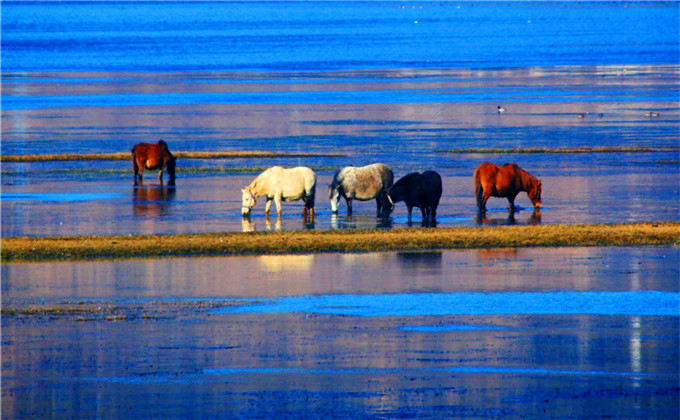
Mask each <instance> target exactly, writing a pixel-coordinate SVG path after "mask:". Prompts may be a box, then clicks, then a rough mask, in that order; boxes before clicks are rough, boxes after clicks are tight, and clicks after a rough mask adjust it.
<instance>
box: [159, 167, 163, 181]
mask: <svg viewBox="0 0 680 420" xmlns="http://www.w3.org/2000/svg"><path fill="white" fill-rule="evenodd" d="M158 182H159V183H160V184H161V185H163V168H161V170H160V171H158Z"/></svg>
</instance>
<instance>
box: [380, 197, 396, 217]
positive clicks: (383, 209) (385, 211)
mask: <svg viewBox="0 0 680 420" xmlns="http://www.w3.org/2000/svg"><path fill="white" fill-rule="evenodd" d="M380 202H381V205H380V214H381V215H382V217H385V218H387V217H389V216H390V214H392V210H394V201H393V200H392V197H391V196H390V192H389V191H385V192H383V193H382V198H381V200H380Z"/></svg>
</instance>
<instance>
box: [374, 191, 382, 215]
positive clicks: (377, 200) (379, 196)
mask: <svg viewBox="0 0 680 420" xmlns="http://www.w3.org/2000/svg"><path fill="white" fill-rule="evenodd" d="M381 197H382V193H380V194H378V196H377V197H376V198H375V202H376V204H377V205H378V216H380V210H381V209H382V200H381Z"/></svg>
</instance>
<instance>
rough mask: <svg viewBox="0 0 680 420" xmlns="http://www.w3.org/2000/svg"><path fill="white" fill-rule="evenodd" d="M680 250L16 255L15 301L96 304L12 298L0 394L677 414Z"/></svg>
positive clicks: (164, 402)
mask: <svg viewBox="0 0 680 420" xmlns="http://www.w3.org/2000/svg"><path fill="white" fill-rule="evenodd" d="M678 267H680V252H678V249H677V248H665V247H661V248H556V249H519V250H470V251H443V252H442V251H433V252H390V253H368V254H349V255H348V254H321V255H287V256H259V257H211V258H175V259H160V260H158V259H157V260H139V261H109V262H78V263H31V264H10V265H3V266H2V278H3V283H2V299H3V308H4V309H5V310H7V308H14V309H16V310H18V311H20V310H22V309H29V308H35V307H44V308H59V307H64V306H66V307H68V306H71V307H74V306H77V305H89V306H91V307H94V308H99V310H97V311H94V312H93V313H86V314H83V315H82V316H79V315H78V314H73V315H69V314H62V315H55V314H50V313H48V312H45V313H43V314H40V313H39V312H37V313H35V314H34V315H21V314H18V315H7V313H6V314H5V315H3V413H5V414H7V415H9V416H11V417H17V416H18V417H23V416H25V415H29V414H32V415H34V416H38V417H45V416H49V415H51V414H53V413H59V414H60V415H62V416H65V417H72V416H83V417H91V416H96V415H107V416H108V415H112V416H115V417H129V416H140V415H141V416H145V415H154V416H156V415H161V416H163V417H187V416H193V415H200V416H215V415H217V416H223V415H229V416H244V417H268V416H272V415H275V416H276V415H290V416H300V415H302V416H312V417H323V416H329V415H343V416H349V417H357V416H359V417H364V416H368V417H375V416H377V417H382V416H386V417H393V416H427V417H442V416H454V417H457V416H463V415H465V416H472V417H488V416H507V417H537V416H538V417H541V416H547V417H559V416H567V417H572V416H589V415H593V414H594V413H595V414H598V415H599V414H602V415H617V416H622V417H646V418H649V417H655V418H672V417H675V416H676V415H677V414H678V412H679V410H678V406H679V401H678V393H677V383H678V369H679V368H680V366H679V362H678V360H679V359H678V346H677V341H678V339H679V338H680V331H679V324H678V312H677V308H678V305H680V290H679V288H678V282H677V279H678V276H679V275H680V272H679V271H678ZM111 308H115V309H113V311H114V312H115V314H117V315H116V316H117V318H113V319H110V318H107V317H106V315H105V314H108V312H107V311H108V310H109V309H111ZM102 311H103V312H102ZM197 401H198V402H197Z"/></svg>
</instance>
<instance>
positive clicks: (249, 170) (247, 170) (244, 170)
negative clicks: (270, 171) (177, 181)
mask: <svg viewBox="0 0 680 420" xmlns="http://www.w3.org/2000/svg"><path fill="white" fill-rule="evenodd" d="M267 168H268V166H259V167H258V166H256V167H235V168H209V167H197V168H187V167H184V168H177V173H180V174H181V173H188V174H200V173H207V174H211V173H224V174H255V173H260V172H262V171H264V170H266V169H267ZM310 168H311V169H312V170H314V171H316V172H324V171H325V172H330V171H333V170H335V169H336V168H332V167H329V166H310ZM151 172H152V173H153V174H156V173H157V171H151ZM0 173H1V174H2V175H3V176H11V175H21V176H27V175H28V174H46V175H48V174H64V175H68V174H72V175H87V174H92V175H124V174H129V175H131V174H132V169H91V168H72V169H46V170H36V171H24V172H21V173H17V172H14V171H1V172H0Z"/></svg>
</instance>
